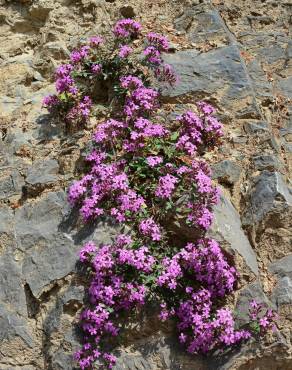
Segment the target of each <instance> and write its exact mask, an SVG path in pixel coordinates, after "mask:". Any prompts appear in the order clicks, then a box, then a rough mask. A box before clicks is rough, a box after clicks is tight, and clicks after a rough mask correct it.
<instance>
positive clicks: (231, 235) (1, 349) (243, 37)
mask: <svg viewBox="0 0 292 370" xmlns="http://www.w3.org/2000/svg"><path fill="white" fill-rule="evenodd" d="M289 9H291V4H289V2H288V1H273V0H268V1H262V0H245V1H237V2H234V1H233V0H224V1H221V0H214V1H208V0H183V1H181V0H177V1H164V0H158V1H155V2H154V1H153V2H145V1H140V0H138V1H132V0H129V1H127V2H126V3H125V2H124V1H121V0H111V1H109V0H107V1H106V0H98V1H93V0H80V1H66V0H55V1H52V0H46V1H44V0H28V1H26V0H22V1H9V0H0V30H1V33H0V369H1V370H11V369H13V370H45V369H51V370H59V369H60V370H64V369H66V370H71V369H76V370H77V368H76V367H75V365H74V363H73V361H72V356H71V354H72V352H73V351H74V349H75V348H76V347H78V335H77V333H76V330H75V326H74V320H75V319H76V317H77V314H78V312H79V310H80V308H81V306H82V301H83V297H84V284H85V283H86V282H84V281H82V279H81V277H80V276H79V274H78V273H76V266H75V263H76V253H77V251H78V250H79V249H80V246H81V245H82V243H84V241H85V240H88V239H94V240H95V241H96V242H97V243H101V242H110V240H111V239H112V237H113V236H114V235H115V233H116V232H117V230H116V229H115V228H113V227H111V226H110V225H108V224H106V223H101V222H100V223H96V224H94V225H87V226H83V225H82V224H80V220H79V219H78V218H77V217H76V212H75V211H74V210H70V209H69V207H68V204H67V202H66V194H65V192H64V190H65V189H66V188H67V187H68V185H69V184H70V182H71V181H72V180H73V179H74V178H76V177H77V176H78V175H79V172H78V169H79V167H78V166H79V161H80V156H81V155H82V150H83V148H84V145H85V143H86V141H87V139H88V137H89V136H90V130H88V129H86V130H84V131H83V132H81V133H79V134H78V135H76V136H74V137H64V136H63V135H62V132H61V131H60V129H59V127H58V126H57V125H54V123H52V122H50V120H49V118H48V115H47V114H46V112H45V111H44V110H43V109H42V108H41V101H42V98H43V97H44V96H45V95H48V94H50V93H53V92H54V85H53V84H52V80H51V77H52V74H53V71H54V69H55V67H56V66H57V65H58V64H60V63H62V62H64V61H65V60H66V58H67V57H68V55H69V52H70V50H71V49H72V48H74V47H75V45H76V44H77V42H78V41H79V40H80V39H81V38H85V37H87V36H89V35H94V34H97V33H103V34H104V35H106V34H108V33H109V31H110V27H111V26H112V24H113V22H114V21H115V20H117V19H118V18H119V17H121V15H123V16H130V17H132V16H136V17H137V18H138V19H140V20H141V21H142V22H143V24H145V25H146V27H148V29H149V30H151V31H156V32H158V33H167V34H168V35H169V39H170V41H171V45H172V47H171V50H172V54H168V55H166V56H165V59H166V61H167V62H169V63H171V64H173V65H174V68H175V70H176V71H177V72H178V74H179V75H180V79H181V84H179V85H178V86H177V87H175V89H170V90H165V91H164V92H163V94H164V100H165V101H166V102H167V103H169V104H170V105H171V106H172V107H173V108H174V109H173V111H181V110H184V109H185V108H186V107H188V108H189V109H191V108H192V105H193V104H194V102H195V101H196V100H197V99H206V100H208V101H210V102H211V103H213V104H214V105H215V106H216V107H218V115H219V116H220V118H221V120H222V121H223V123H224V130H225V136H224V141H223V145H222V147H221V148H219V150H218V151H217V152H214V153H206V159H208V160H209V161H210V162H211V163H212V167H213V171H214V179H215V180H217V181H218V182H219V183H220V184H221V185H223V186H224V187H225V191H224V197H223V200H222V203H221V204H220V205H219V206H218V207H217V208H216V210H215V213H216V220H215V222H214V225H213V226H212V230H211V231H210V233H212V234H213V235H214V236H215V237H216V238H218V240H220V241H221V243H222V245H223V247H224V248H225V250H226V251H227V255H229V256H230V255H232V256H233V258H234V261H235V263H236V266H237V267H238V268H239V270H240V271H239V272H240V273H241V280H240V282H239V287H240V291H239V293H238V294H237V296H238V297H236V296H235V298H234V302H233V303H234V306H235V307H237V308H238V310H241V311H245V313H246V309H247V301H248V300H249V299H251V298H256V299H258V300H263V301H266V302H267V303H270V301H271V302H272V303H273V304H274V305H275V306H276V307H277V308H278V310H279V314H280V320H279V324H278V326H279V330H280V334H279V336H280V337H281V336H283V337H285V341H282V340H279V336H278V337H277V338H276V339H275V340H274V342H273V340H272V339H271V340H270V341H269V342H268V343H266V342H265V343H262V344H259V343H251V344H248V345H245V346H243V347H241V348H238V349H237V350H236V351H235V353H223V354H219V355H218V354H215V355H212V356H209V357H207V358H201V357H200V356H188V355H186V354H185V352H184V351H182V349H181V348H180V346H179V345H178V344H177V341H176V339H175V336H174V334H173V332H174V328H173V326H172V325H170V324H167V325H165V324H164V325H162V324H161V323H159V321H158V320H157V318H156V316H154V315H153V312H152V311H153V310H152V311H151V310H150V312H148V313H147V315H146V316H145V318H143V319H139V320H138V321H137V322H135V323H134V324H133V327H134V328H136V329H133V327H131V325H130V327H129V330H128V335H127V341H126V342H125V343H122V345H121V347H120V348H119V349H118V352H117V353H118V363H117V366H116V370H117V369H129V370H132V369H133V370H134V369H135V370H137V369H138V370H140V369H145V370H150V369H155V370H156V369H163V370H168V369H171V370H176V369H182V370H192V369H194V370H195V369H196V370H198V369H200V370H205V369H206V370H207V369H214V370H215V369H220V370H223V369H226V370H227V369H237V370H250V369H260V370H275V369H276V370H286V369H287V370H290V369H291V367H292V365H291V347H289V346H288V344H289V343H291V332H290V329H289V328H291V320H292V315H291V303H292V302H291V296H292V292H291V280H292V276H291V265H292V262H291V252H292V250H291V248H292V234H291V232H292V224H291V220H292V217H291V216H292V214H291V193H290V192H289V180H288V176H289V172H290V173H291V169H292V157H291V153H292V149H291V145H292V135H291V129H292V105H291V100H289V99H291V86H292V82H291V73H292V62H291V60H292V59H291V57H292V43H291V37H290V36H289V34H288V31H289V27H290V23H289V22H291V21H290V19H289ZM241 220H242V224H241ZM242 226H243V228H244V230H243V228H242ZM255 275H257V276H255ZM239 320H240V318H239ZM281 338H282V337H281ZM284 342H285V345H283V343H284Z"/></svg>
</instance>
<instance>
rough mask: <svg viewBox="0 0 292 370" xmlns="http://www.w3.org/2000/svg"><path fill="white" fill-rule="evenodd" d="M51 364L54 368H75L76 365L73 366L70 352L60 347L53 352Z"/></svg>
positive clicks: (61, 369) (71, 369) (55, 369)
mask: <svg viewBox="0 0 292 370" xmlns="http://www.w3.org/2000/svg"><path fill="white" fill-rule="evenodd" d="M51 366H52V369H54V370H77V367H74V362H73V358H72V354H71V353H67V352H64V351H63V350H62V349H60V350H59V351H57V352H56V353H54V354H53V356H52V360H51Z"/></svg>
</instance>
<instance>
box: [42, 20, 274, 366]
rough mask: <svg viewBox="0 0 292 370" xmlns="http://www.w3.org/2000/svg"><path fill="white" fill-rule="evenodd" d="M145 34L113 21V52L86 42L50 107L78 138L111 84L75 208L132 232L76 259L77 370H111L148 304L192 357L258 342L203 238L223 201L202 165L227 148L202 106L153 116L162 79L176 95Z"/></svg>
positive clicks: (161, 47) (230, 275)
mask: <svg viewBox="0 0 292 370" xmlns="http://www.w3.org/2000/svg"><path fill="white" fill-rule="evenodd" d="M141 29H142V27H141V25H140V24H139V23H137V22H136V21H133V20H132V19H123V20H120V21H118V22H117V24H116V25H115V27H114V31H113V32H114V35H115V40H114V41H113V43H112V45H111V47H110V48H109V49H107V50H109V51H107V50H106V49H105V48H104V47H103V39H102V38H101V37H99V36H96V37H92V38H90V39H89V42H88V43H87V44H86V45H83V46H81V47H80V49H78V50H75V51H73V52H72V54H71V62H70V63H69V64H65V65H63V66H61V67H59V68H58V69H57V72H56V89H57V92H58V94H57V95H53V96H49V97H46V98H45V99H44V105H45V106H46V107H47V108H48V109H49V111H51V112H52V113H54V114H59V115H60V116H61V118H62V119H63V120H64V122H65V125H66V128H67V130H68V131H70V130H75V129H81V128H82V127H84V125H86V122H87V121H88V119H89V117H90V115H94V103H95V102H96V101H97V100H98V94H97V92H96V87H97V86H99V87H100V86H104V87H105V86H106V88H107V91H108V96H107V99H108V103H109V104H108V105H109V109H110V112H109V113H110V118H109V117H108V118H107V119H105V120H104V121H103V122H100V123H99V124H98V125H97V127H96V129H95V132H94V133H93V138H92V145H91V147H92V149H91V151H90V152H89V153H88V155H87V157H86V160H87V162H88V165H89V167H88V168H89V170H88V172H87V173H85V174H84V176H83V177H82V178H81V179H80V180H78V181H75V182H74V183H73V184H72V185H71V187H70V189H69V191H68V199H69V202H70V203H71V204H72V205H75V206H78V207H79V208H80V213H81V215H82V217H83V219H84V221H90V220H92V219H95V218H97V217H104V216H107V217H111V218H112V219H113V220H115V222H116V223H119V224H123V225H127V226H128V230H129V232H128V233H127V234H121V235H119V236H117V238H116V240H115V241H114V243H113V244H112V245H101V246H96V245H95V244H94V243H93V242H88V243H87V244H86V245H85V246H84V247H83V249H82V250H81V251H80V255H79V257H80V261H81V262H82V263H84V264H86V265H87V266H88V268H89V272H90V285H89V290H88V293H89V302H88V307H87V308H86V309H84V310H83V311H82V313H81V315H80V326H81V328H82V330H83V332H84V344H83V347H82V348H81V350H79V351H77V352H76V353H75V359H76V360H77V361H78V362H79V365H80V367H81V369H87V368H92V367H93V366H94V365H93V364H94V363H95V362H99V363H104V364H105V365H107V366H108V367H109V368H112V367H113V365H114V363H115V358H114V356H113V354H111V353H110V352H109V350H108V347H109V343H111V341H109V339H108V338H109V337H116V336H117V335H118V333H119V320H118V319H119V317H120V316H121V315H122V314H123V313H124V312H127V311H129V310H137V309H139V308H140V307H141V306H143V305H144V304H145V303H146V301H147V300H149V299H151V298H153V297H154V298H155V299H156V300H159V301H160V304H161V312H160V319H161V320H166V319H168V318H170V317H172V318H173V319H174V320H176V322H177V331H178V335H179V340H180V342H181V343H182V344H183V345H184V346H185V347H186V348H187V351H188V352H190V353H198V352H203V353H206V352H207V351H210V350H213V349H216V348H218V347H222V346H230V345H234V344H236V343H239V342H241V341H243V340H247V339H248V338H249V337H250V336H251V335H252V333H253V331H251V330H248V329H239V330H236V329H235V324H234V320H233V317H232V313H231V310H230V309H229V308H227V307H225V306H224V300H225V298H226V296H227V295H229V294H231V293H232V291H233V290H234V288H235V286H236V280H237V278H238V275H237V272H236V270H235V268H234V267H233V266H231V265H230V264H229V262H228V261H227V258H226V256H225V255H224V253H223V251H222V250H221V248H220V246H219V244H218V243H217V242H216V241H215V240H212V239H209V238H206V237H205V231H206V230H207V229H208V228H209V227H210V225H211V223H212V220H213V213H212V207H213V206H214V205H215V204H217V203H218V201H219V195H220V194H219V190H218V188H217V187H216V186H214V185H213V183H212V181H211V177H210V176H211V171H210V169H209V166H208V165H207V163H206V162H205V161H204V159H203V155H204V153H205V152H207V151H209V150H212V149H213V148H214V147H215V146H217V145H219V144H220V138H221V137H222V135H223V131H222V124H221V123H220V122H219V120H218V119H217V118H216V115H215V114H216V111H215V109H214V107H212V106H211V105H210V104H208V103H206V102H198V103H197V104H196V108H195V110H194V111H187V112H185V113H183V114H181V115H178V116H177V117H176V119H173V120H171V119H169V120H167V119H165V118H164V117H162V116H161V114H160V115H159V114H158V112H159V110H160V109H161V108H162V105H161V102H160V99H159V98H160V91H159V89H158V88H155V86H157V82H155V81H158V82H159V83H160V84H162V83H169V84H170V85H171V86H172V85H174V84H175V83H177V81H178V79H177V77H176V75H175V73H174V71H173V69H172V68H171V66H169V65H167V64H164V63H163V57H162V53H163V52H167V51H168V49H169V43H168V41H167V39H166V38H165V37H164V36H162V35H158V34H156V33H153V32H151V33H149V34H148V35H147V36H146V42H145V44H142V41H141V40H140V39H139V37H140V33H141ZM137 39H138V42H136V41H135V42H133V41H134V40H137ZM143 45H144V47H143ZM141 48H142V49H141ZM102 84H103V85H102ZM166 122H167V123H166ZM182 223H184V224H185V225H186V227H187V230H188V231H189V232H190V231H191V230H193V229H195V230H196V231H197V235H198V238H197V240H195V241H193V240H192V242H190V240H188V233H186V235H185V236H184V237H183V238H181V237H180V235H179V232H176V231H175V230H174V225H178V228H179V227H180V226H181V225H182ZM178 230H179V229H178ZM253 316H255V318H254V319H253V320H254V321H256V316H257V315H256V314H255V313H253ZM273 318H274V317H272V316H271V315H270V314H269V315H268V323H267V324H266V326H264V322H263V319H261V321H260V325H261V327H266V328H268V327H269V325H270V322H272V321H273ZM262 332H263V331H262Z"/></svg>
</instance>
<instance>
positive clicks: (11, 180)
mask: <svg viewBox="0 0 292 370" xmlns="http://www.w3.org/2000/svg"><path fill="white" fill-rule="evenodd" d="M23 185H24V181H23V179H22V177H21V176H20V174H19V172H18V171H16V170H12V171H10V174H8V175H6V176H5V177H3V178H1V179H0V199H7V198H9V197H11V196H14V195H20V194H21V193H22V186H23Z"/></svg>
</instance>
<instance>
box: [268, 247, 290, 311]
mask: <svg viewBox="0 0 292 370" xmlns="http://www.w3.org/2000/svg"><path fill="white" fill-rule="evenodd" d="M269 270H270V272H272V273H274V274H275V275H276V276H277V278H278V283H277V285H276V287H275V289H274V290H273V293H272V300H273V302H275V303H276V304H277V305H278V306H279V305H282V304H292V254H290V255H288V256H286V257H284V258H281V259H280V260H278V261H276V262H274V263H272V264H271V265H270V266H269Z"/></svg>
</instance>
